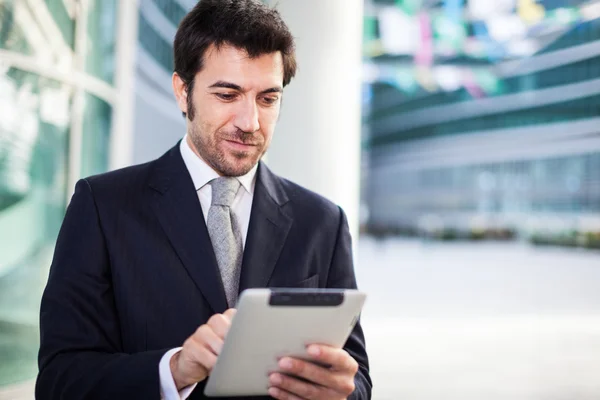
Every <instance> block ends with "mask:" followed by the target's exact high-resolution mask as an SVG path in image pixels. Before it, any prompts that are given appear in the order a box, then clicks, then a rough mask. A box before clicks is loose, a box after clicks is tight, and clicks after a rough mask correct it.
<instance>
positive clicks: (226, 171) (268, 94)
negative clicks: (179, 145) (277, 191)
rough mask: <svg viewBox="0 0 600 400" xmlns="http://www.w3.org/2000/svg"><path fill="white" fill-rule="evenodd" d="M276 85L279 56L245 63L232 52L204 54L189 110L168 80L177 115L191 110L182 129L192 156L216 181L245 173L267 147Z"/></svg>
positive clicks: (176, 82)
mask: <svg viewBox="0 0 600 400" xmlns="http://www.w3.org/2000/svg"><path fill="white" fill-rule="evenodd" d="M282 84H283V59H282V56H281V53H279V52H276V53H270V54H265V55H261V56H259V57H257V58H254V59H251V58H249V57H248V55H247V54H246V52H245V51H244V50H240V49H238V48H235V47H232V46H222V47H221V48H220V49H219V50H217V49H216V48H214V47H212V48H210V49H209V50H208V51H207V52H206V54H205V56H204V67H203V68H202V70H201V71H200V72H198V74H196V78H195V82H194V87H193V92H192V94H191V99H190V101H189V104H188V99H187V93H186V92H185V90H186V88H185V85H183V82H182V81H181V79H180V78H179V77H178V76H177V74H174V76H173V86H174V89H175V94H176V96H177V100H178V104H179V107H180V109H181V110H182V111H184V112H187V111H188V107H189V109H190V111H191V110H192V109H193V116H192V115H190V114H192V113H189V112H188V119H187V125H188V128H187V129H188V138H189V139H190V140H191V142H192V143H191V144H193V146H192V148H193V149H194V151H195V152H196V154H197V155H199V156H200V157H201V158H202V159H203V160H204V161H206V162H207V163H208V164H209V165H210V166H211V167H212V168H213V169H215V170H216V171H217V172H218V173H219V174H221V175H225V176H240V175H244V174H246V173H247V172H248V171H250V170H251V169H252V167H254V166H255V165H256V163H257V162H258V161H259V160H260V158H261V157H262V155H263V154H264V153H265V152H266V151H267V148H268V147H269V144H270V143H271V138H272V136H273V131H274V129H275V124H276V122H277V118H278V116H279V109H280V106H281V95H282V90H283V87H282ZM190 117H192V119H191V120H190Z"/></svg>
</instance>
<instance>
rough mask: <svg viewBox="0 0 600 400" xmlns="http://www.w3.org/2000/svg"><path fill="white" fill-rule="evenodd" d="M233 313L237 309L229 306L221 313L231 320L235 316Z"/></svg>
mask: <svg viewBox="0 0 600 400" xmlns="http://www.w3.org/2000/svg"><path fill="white" fill-rule="evenodd" d="M235 313H237V310H236V309H235V308H230V309H229V310H227V311H225V312H224V313H223V315H225V316H226V317H227V318H229V320H230V321H231V320H232V319H233V317H234V316H235Z"/></svg>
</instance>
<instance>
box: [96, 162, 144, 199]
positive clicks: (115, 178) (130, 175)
mask: <svg viewBox="0 0 600 400" xmlns="http://www.w3.org/2000/svg"><path fill="white" fill-rule="evenodd" d="M155 162H156V161H150V162H147V163H144V164H137V165H132V166H129V167H125V168H120V169H116V170H114V171H109V172H104V173H101V174H97V175H92V176H89V177H87V178H85V180H86V181H87V182H88V184H89V185H90V188H91V189H92V191H93V192H101V193H106V192H112V193H122V192H123V191H125V192H127V191H131V190H137V189H139V188H140V187H141V186H142V185H144V184H145V182H146V181H147V178H148V175H149V173H150V171H151V170H152V168H153V165H154V163H155Z"/></svg>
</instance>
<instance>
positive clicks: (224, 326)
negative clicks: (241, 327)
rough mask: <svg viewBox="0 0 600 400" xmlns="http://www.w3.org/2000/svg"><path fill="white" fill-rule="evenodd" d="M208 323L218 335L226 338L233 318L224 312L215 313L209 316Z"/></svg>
mask: <svg viewBox="0 0 600 400" xmlns="http://www.w3.org/2000/svg"><path fill="white" fill-rule="evenodd" d="M206 324H207V325H208V326H210V327H211V328H212V330H213V331H214V332H215V333H216V334H217V336H219V337H220V338H221V339H224V338H225V335H227V332H228V331H229V327H230V326H231V320H230V319H229V317H226V316H225V315H223V314H215V315H213V316H212V317H210V318H209V320H208V322H207V323H206Z"/></svg>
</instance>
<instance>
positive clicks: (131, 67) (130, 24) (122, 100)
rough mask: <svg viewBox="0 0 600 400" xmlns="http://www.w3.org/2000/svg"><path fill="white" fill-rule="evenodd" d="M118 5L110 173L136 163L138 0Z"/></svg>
mask: <svg viewBox="0 0 600 400" xmlns="http://www.w3.org/2000/svg"><path fill="white" fill-rule="evenodd" d="M118 5H119V8H118V10H117V13H118V15H117V48H116V63H117V65H116V71H115V86H116V89H117V98H116V101H115V104H114V107H113V117H112V127H111V132H110V150H109V151H110V157H109V168H110V169H115V168H121V167H125V166H127V165H130V164H131V163H132V162H133V128H134V125H133V124H134V114H135V85H134V83H135V54H136V49H137V34H138V0H120V1H119V2H118Z"/></svg>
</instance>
